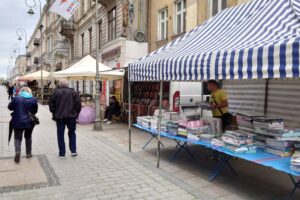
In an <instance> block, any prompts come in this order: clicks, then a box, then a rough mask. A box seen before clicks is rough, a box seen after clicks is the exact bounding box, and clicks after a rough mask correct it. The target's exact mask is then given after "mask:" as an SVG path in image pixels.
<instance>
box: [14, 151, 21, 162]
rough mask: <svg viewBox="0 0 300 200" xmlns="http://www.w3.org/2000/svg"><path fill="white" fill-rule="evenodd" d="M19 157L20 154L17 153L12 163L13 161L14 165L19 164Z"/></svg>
mask: <svg viewBox="0 0 300 200" xmlns="http://www.w3.org/2000/svg"><path fill="white" fill-rule="evenodd" d="M20 157H21V153H20V152H17V153H16V155H15V159H14V161H15V162H16V163H19V162H20Z"/></svg>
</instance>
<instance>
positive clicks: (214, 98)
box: [207, 80, 232, 131]
mask: <svg viewBox="0 0 300 200" xmlns="http://www.w3.org/2000/svg"><path fill="white" fill-rule="evenodd" d="M207 87H208V90H209V91H210V92H211V95H210V105H211V109H212V114H213V117H215V118H221V119H222V126H223V131H225V130H226V127H228V126H229V125H230V123H231V119H232V116H231V115H230V114H229V113H228V98H227V94H226V92H225V91H224V90H222V89H220V87H219V84H218V82H217V81H215V80H209V81H208V82H207Z"/></svg>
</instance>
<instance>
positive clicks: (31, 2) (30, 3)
mask: <svg viewBox="0 0 300 200" xmlns="http://www.w3.org/2000/svg"><path fill="white" fill-rule="evenodd" d="M37 2H38V3H39V10H40V24H39V29H40V46H39V48H40V62H41V63H40V67H41V95H42V103H43V101H44V82H43V28H44V26H43V24H42V23H43V16H42V3H41V0H25V4H26V6H27V7H28V8H29V10H28V11H27V13H28V14H29V15H34V14H35V12H34V10H33V9H34V8H36V7H37Z"/></svg>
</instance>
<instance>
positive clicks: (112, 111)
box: [103, 96, 121, 124]
mask: <svg viewBox="0 0 300 200" xmlns="http://www.w3.org/2000/svg"><path fill="white" fill-rule="evenodd" d="M120 114H121V107H120V103H119V102H118V100H117V98H116V97H115V96H112V97H110V100H109V106H108V107H107V108H106V110H105V115H104V120H103V122H106V123H107V124H111V119H112V117H113V115H116V116H119V115H120Z"/></svg>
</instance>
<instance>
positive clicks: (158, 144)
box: [157, 81, 163, 168]
mask: <svg viewBox="0 0 300 200" xmlns="http://www.w3.org/2000/svg"><path fill="white" fill-rule="evenodd" d="M162 94H163V82H162V81H160V83H159V116H158V140H157V168H159V161H160V145H161V142H160V139H161V137H160V136H161V119H162V116H161V115H162V112H161V108H162V105H161V104H162Z"/></svg>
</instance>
